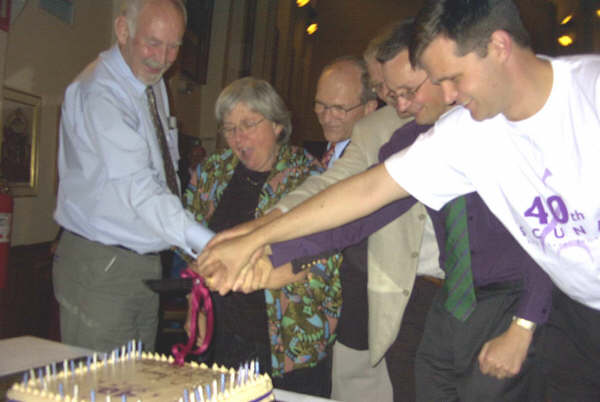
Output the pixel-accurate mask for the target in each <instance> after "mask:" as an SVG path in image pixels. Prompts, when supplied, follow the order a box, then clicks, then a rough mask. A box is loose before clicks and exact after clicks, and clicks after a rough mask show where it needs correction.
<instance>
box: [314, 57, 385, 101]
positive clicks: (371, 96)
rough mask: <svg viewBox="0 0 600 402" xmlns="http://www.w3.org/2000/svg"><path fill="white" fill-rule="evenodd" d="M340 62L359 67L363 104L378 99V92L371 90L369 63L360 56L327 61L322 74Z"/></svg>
mask: <svg viewBox="0 0 600 402" xmlns="http://www.w3.org/2000/svg"><path fill="white" fill-rule="evenodd" d="M339 63H350V64H352V65H354V66H355V67H356V68H357V69H358V71H360V86H361V93H360V103H361V104H363V105H364V104H365V103H367V102H369V101H371V100H375V99H377V94H376V93H375V92H373V91H372V90H371V81H370V77H369V71H368V70H367V63H366V62H365V61H364V60H363V59H361V58H359V57H356V56H340V57H336V58H335V59H334V60H332V61H331V62H330V63H327V64H326V65H325V67H323V70H322V72H321V74H323V73H324V72H325V71H327V70H329V69H332V68H335V65H336V64H339Z"/></svg>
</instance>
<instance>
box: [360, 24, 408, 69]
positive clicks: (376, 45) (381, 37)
mask: <svg viewBox="0 0 600 402" xmlns="http://www.w3.org/2000/svg"><path fill="white" fill-rule="evenodd" d="M402 23H403V21H395V22H392V23H391V24H388V25H386V26H385V27H383V28H382V29H381V30H379V31H378V32H377V35H376V36H375V37H374V38H373V39H371V40H370V41H369V44H368V45H367V48H366V49H365V51H364V52H363V59H364V60H365V61H366V62H369V60H375V61H377V53H378V52H379V49H380V48H381V46H382V45H383V44H384V43H385V42H386V41H387V40H388V39H389V38H390V36H392V33H393V32H394V31H395V30H396V27H398V26H399V25H400V24H402Z"/></svg>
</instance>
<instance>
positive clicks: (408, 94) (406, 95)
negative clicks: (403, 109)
mask: <svg viewBox="0 0 600 402" xmlns="http://www.w3.org/2000/svg"><path fill="white" fill-rule="evenodd" d="M428 79H429V76H427V77H425V79H424V80H423V81H421V83H420V84H419V85H417V86H416V87H414V88H413V89H403V90H401V91H394V90H390V94H389V96H390V98H392V99H393V100H394V101H397V100H398V98H403V99H405V100H407V101H409V102H411V101H412V100H413V99H415V96H417V92H419V90H420V89H421V87H422V86H423V84H425V82H426V81H427V80H428Z"/></svg>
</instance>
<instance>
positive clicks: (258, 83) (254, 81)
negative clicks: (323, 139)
mask: <svg viewBox="0 0 600 402" xmlns="http://www.w3.org/2000/svg"><path fill="white" fill-rule="evenodd" d="M239 103H243V104H245V105H246V106H247V107H248V108H249V109H250V110H252V111H253V112H255V113H259V114H261V115H263V116H264V117H265V118H266V119H267V120H270V121H272V122H273V123H276V124H279V125H281V126H282V127H283V130H281V133H280V134H279V138H277V143H278V144H283V143H285V142H287V141H288V140H289V139H290V136H291V135H292V119H291V113H290V111H289V110H288V109H287V107H286V106H285V103H284V102H283V99H281V96H279V94H278V93H277V92H276V91H275V89H273V87H272V86H271V84H269V83H268V82H267V81H265V80H261V79H258V78H254V77H244V78H240V79H238V80H235V81H233V82H232V83H231V84H229V85H228V86H227V87H225V89H223V90H222V91H221V94H220V95H219V98H218V99H217V103H216V104H215V117H216V118H217V123H218V125H219V128H221V127H222V126H223V120H224V119H225V117H226V116H227V115H228V114H229V113H231V111H232V110H233V109H234V108H235V107H236V106H237V105H238V104H239Z"/></svg>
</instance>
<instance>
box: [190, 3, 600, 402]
mask: <svg viewBox="0 0 600 402" xmlns="http://www.w3.org/2000/svg"><path fill="white" fill-rule="evenodd" d="M415 30H416V32H415V40H414V43H413V44H412V46H411V52H410V53H411V59H412V61H413V63H414V64H415V65H417V66H422V67H423V68H424V69H425V70H426V71H427V73H428V77H429V79H430V80H431V81H432V82H433V83H434V84H439V85H440V86H441V87H442V89H443V91H444V96H445V98H446V102H447V103H449V104H451V103H457V104H460V105H462V106H463V107H462V108H455V109H453V110H452V111H451V112H449V113H447V114H446V115H445V116H443V117H442V118H441V119H440V120H439V121H438V123H437V124H436V125H435V126H434V128H433V129H432V130H431V131H429V132H428V133H425V134H423V135H422V136H421V137H420V138H419V139H418V140H417V141H416V142H415V144H414V145H413V146H412V147H411V148H410V149H408V150H407V151H406V152H404V153H401V154H396V155H395V156H393V157H391V158H390V159H388V160H387V161H386V163H385V165H380V166H378V167H375V168H373V169H371V170H369V171H368V172H365V173H363V174H361V175H358V176H355V177H353V178H350V179H348V180H347V181H344V182H342V183H339V184H337V185H335V186H332V187H330V188H329V189H328V190H326V191H324V192H322V193H320V194H319V195H317V196H316V197H314V198H312V199H311V200H309V201H307V202H305V203H304V204H302V205H300V206H299V207H297V208H296V209H294V210H292V211H290V212H288V213H287V214H286V215H284V216H282V217H281V218H279V219H278V220H275V221H273V222H271V223H270V224H268V225H265V226H262V227H261V228H259V229H257V230H256V231H254V232H253V233H252V234H250V235H247V236H243V237H240V238H237V239H234V240H233V241H230V242H227V243H223V244H220V245H219V246H217V248H215V249H213V250H210V251H209V252H207V253H205V254H203V256H202V257H201V258H200V260H199V261H200V262H205V263H206V264H205V266H206V267H209V266H210V265H209V264H208V263H210V262H211V261H213V260H214V259H216V258H220V259H221V260H222V261H224V262H225V264H226V265H227V266H228V267H229V270H230V271H229V274H228V277H227V280H226V281H225V282H224V283H223V284H222V286H221V287H222V288H223V289H227V287H229V286H231V284H232V283H233V279H234V276H235V275H234V273H235V272H237V270H239V269H240V268H241V267H242V266H243V265H244V264H245V263H246V262H247V261H248V259H249V257H248V256H249V255H251V252H253V251H254V250H256V249H258V248H260V247H261V246H263V245H266V244H269V243H272V242H275V241H282V240H286V239H289V238H294V237H298V236H302V235H305V234H308V233H312V232H316V231H320V230H323V229H328V228H331V227H335V226H338V225H340V224H342V223H345V222H348V221H350V220H353V219H356V218H357V217H360V216H364V215H366V214H369V213H371V212H373V211H374V210H376V209H378V208H379V207H381V206H382V205H385V204H387V203H389V202H391V201H393V200H395V199H398V198H402V197H405V196H406V195H407V194H409V193H410V194H412V195H414V196H415V197H416V198H418V199H419V200H421V201H422V202H424V203H425V204H427V205H429V206H431V207H433V208H436V209H439V208H441V207H442V206H443V205H444V204H446V203H447V202H448V201H450V200H451V199H453V198H455V197H457V196H459V195H462V194H466V193H469V192H472V191H477V192H478V193H479V194H480V196H481V197H482V198H483V200H484V201H485V203H486V204H487V205H488V206H489V208H490V209H491V210H492V212H493V213H494V214H495V215H496V216H497V217H498V218H499V219H500V221H501V222H502V223H503V224H504V225H505V226H506V227H507V229H508V230H509V231H510V232H511V233H512V235H513V236H514V237H515V238H516V239H517V241H518V242H519V243H520V244H521V246H522V247H523V248H524V249H525V250H527V252H528V253H529V254H530V255H531V256H532V257H533V258H534V259H535V260H536V262H537V263H538V264H539V265H540V266H541V267H542V268H543V269H544V270H545V271H546V272H547V273H548V274H549V276H550V277H551V278H552V280H553V281H554V283H555V284H556V286H557V290H556V292H555V295H554V301H553V311H552V313H551V316H550V319H549V321H548V323H547V324H546V328H545V331H546V333H545V336H544V342H543V344H544V346H543V350H542V353H543V354H544V357H545V369H546V370H547V379H548V382H549V395H548V396H549V397H550V399H551V400H553V401H555V400H577V401H588V400H590V401H591V400H594V401H597V400H600V376H598V372H600V341H599V339H600V311H599V310H600V262H599V260H600V233H599V232H600V207H599V203H598V199H600V194H598V193H599V192H600V190H598V189H597V188H598V184H597V183H598V179H599V176H600V174H599V173H598V172H599V171H600V159H599V158H598V154H599V152H600V136H599V135H598V133H599V132H600V56H573V57H565V58H556V59H549V58H544V57H538V56H536V55H535V54H534V53H533V51H532V50H531V48H530V47H529V37H528V34H527V32H526V31H525V29H524V28H523V26H522V23H521V21H520V17H519V14H518V10H517V9H516V7H515V5H514V4H513V3H512V1H511V0H431V1H428V2H427V3H426V4H425V6H424V8H423V9H422V10H421V12H420V13H419V16H418V17H417V21H416V28H415ZM201 270H202V269H201ZM205 272H210V270H209V269H205ZM558 351H560V352H558Z"/></svg>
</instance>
